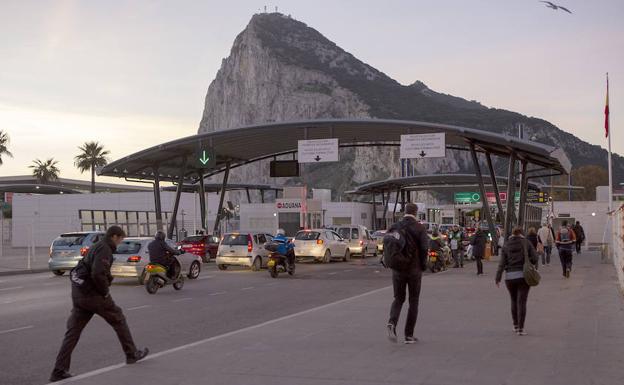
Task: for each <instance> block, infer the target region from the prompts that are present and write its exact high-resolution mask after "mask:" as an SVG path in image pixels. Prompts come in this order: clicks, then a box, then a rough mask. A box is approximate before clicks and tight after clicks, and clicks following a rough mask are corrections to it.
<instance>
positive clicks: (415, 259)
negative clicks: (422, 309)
mask: <svg viewBox="0 0 624 385" xmlns="http://www.w3.org/2000/svg"><path fill="white" fill-rule="evenodd" d="M417 212H418V206H416V205H415V204H414V203H408V204H406V205H405V216H404V217H403V219H402V220H401V221H400V222H398V223H395V224H394V225H393V226H392V227H391V228H390V229H389V230H388V232H392V231H393V230H398V229H402V230H404V233H405V238H406V244H405V248H404V251H403V253H404V254H405V255H406V256H408V257H409V258H410V262H409V264H408V266H406V267H405V269H402V270H395V269H393V270H392V286H393V287H394V301H393V302H392V306H391V308H390V320H389V321H388V325H387V328H388V338H389V339H390V340H391V341H393V342H396V341H397V334H396V327H397V324H398V322H399V315H400V314H401V308H402V307H403V303H404V302H405V295H406V293H405V292H406V289H407V290H409V309H408V310H407V319H406V321H405V343H406V344H413V343H415V342H416V341H417V339H416V338H415V337H414V327H415V326H416V319H417V318H418V299H419V297H420V284H421V280H422V273H423V271H424V270H425V268H426V264H427V250H428V248H429V237H428V236H427V230H426V229H425V226H423V225H422V224H420V223H419V222H418V220H417V219H416V213H417Z"/></svg>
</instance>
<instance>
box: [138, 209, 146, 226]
mask: <svg viewBox="0 0 624 385" xmlns="http://www.w3.org/2000/svg"><path fill="white" fill-rule="evenodd" d="M139 223H141V224H142V223H147V213H146V212H144V211H141V212H139Z"/></svg>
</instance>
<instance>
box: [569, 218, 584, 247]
mask: <svg viewBox="0 0 624 385" xmlns="http://www.w3.org/2000/svg"><path fill="white" fill-rule="evenodd" d="M572 230H573V231H574V235H576V254H581V245H582V244H583V242H584V241H585V230H583V226H581V222H579V221H576V224H575V225H574V227H572Z"/></svg>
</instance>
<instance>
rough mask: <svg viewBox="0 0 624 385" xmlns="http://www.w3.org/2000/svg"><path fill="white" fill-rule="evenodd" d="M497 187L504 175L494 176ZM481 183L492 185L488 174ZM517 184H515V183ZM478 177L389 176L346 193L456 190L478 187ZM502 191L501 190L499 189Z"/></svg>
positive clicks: (533, 187) (533, 186)
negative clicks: (389, 177)
mask: <svg viewBox="0 0 624 385" xmlns="http://www.w3.org/2000/svg"><path fill="white" fill-rule="evenodd" d="M496 181H497V183H499V188H500V186H501V183H502V184H504V185H507V178H506V177H500V176H497V177H496ZM483 183H484V184H485V186H486V187H488V186H491V185H492V180H491V178H490V177H489V175H483ZM516 185H517V184H516ZM528 185H529V189H530V190H534V191H540V189H541V188H542V186H541V185H540V184H538V183H534V182H531V181H529V182H528ZM478 187H479V179H478V178H477V176H476V175H474V174H430V175H414V176H408V177H403V178H391V179H386V180H381V181H376V182H371V183H366V184H363V185H360V186H358V187H357V188H356V189H355V190H353V191H347V194H372V193H381V192H387V191H396V190H399V189H401V190H409V191H424V190H432V189H435V190H440V189H449V190H458V189H464V188H478ZM501 191H502V190H501Z"/></svg>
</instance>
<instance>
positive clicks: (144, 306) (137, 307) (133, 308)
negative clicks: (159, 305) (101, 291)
mask: <svg viewBox="0 0 624 385" xmlns="http://www.w3.org/2000/svg"><path fill="white" fill-rule="evenodd" d="M148 307H152V305H141V306H135V307H129V308H127V309H126V311H131V310H139V309H145V308H148Z"/></svg>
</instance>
